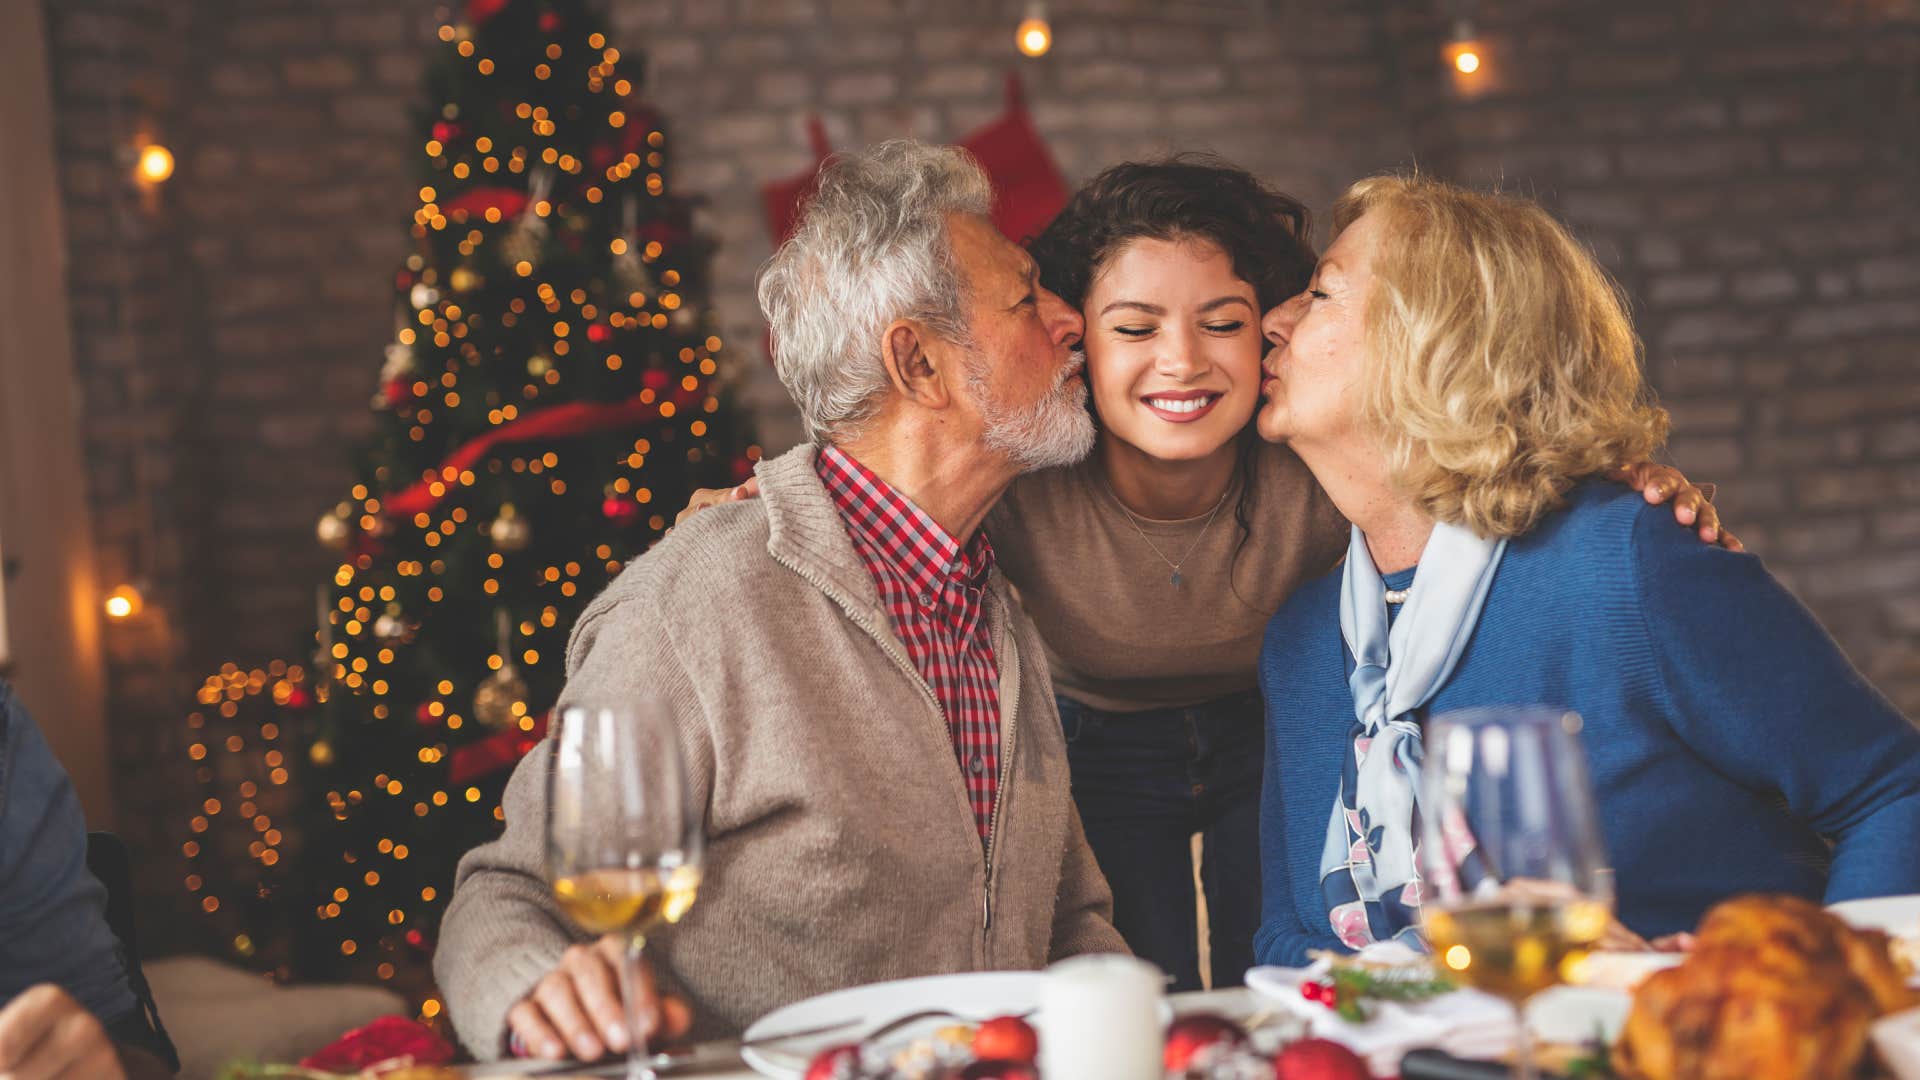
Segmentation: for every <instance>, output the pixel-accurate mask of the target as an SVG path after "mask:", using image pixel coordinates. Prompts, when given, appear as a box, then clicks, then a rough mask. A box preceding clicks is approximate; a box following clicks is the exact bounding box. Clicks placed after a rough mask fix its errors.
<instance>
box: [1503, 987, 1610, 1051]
mask: <svg viewBox="0 0 1920 1080" xmlns="http://www.w3.org/2000/svg"><path fill="white" fill-rule="evenodd" d="M1632 1008H1633V997H1632V995H1630V994H1628V993H1627V992H1626V991H1625V990H1611V989H1607V988H1604V987H1599V986H1550V987H1548V988H1547V989H1545V990H1542V991H1540V992H1539V993H1538V994H1535V995H1534V996H1533V998H1532V1000H1530V1001H1528V1002H1527V1027H1528V1028H1530V1029H1532V1031H1533V1036H1534V1038H1536V1039H1540V1040H1542V1041H1544V1042H1556V1043H1584V1042H1589V1041H1591V1040H1592V1039H1593V1038H1594V1036H1595V1035H1598V1036H1599V1037H1600V1040H1601V1041H1602V1042H1605V1043H1608V1044H1611V1043H1612V1042H1613V1040H1614V1039H1615V1038H1617V1037H1618V1036H1619V1034H1620V1029H1621V1028H1622V1027H1624V1026H1625V1025H1626V1022H1627V1013H1628V1012H1629V1011H1631V1010H1632Z"/></svg>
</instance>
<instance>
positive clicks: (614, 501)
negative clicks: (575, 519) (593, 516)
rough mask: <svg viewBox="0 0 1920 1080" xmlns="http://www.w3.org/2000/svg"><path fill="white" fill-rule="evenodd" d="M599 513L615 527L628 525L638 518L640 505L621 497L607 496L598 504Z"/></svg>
mask: <svg viewBox="0 0 1920 1080" xmlns="http://www.w3.org/2000/svg"><path fill="white" fill-rule="evenodd" d="M600 513H602V514H604V515H605V516H606V519H607V520H608V521H611V522H613V523H614V524H615V525H630V524H632V523H633V522H634V521H636V520H638V519H639V517H640V504H639V503H637V502H634V501H633V500H632V499H629V498H627V497H625V496H623V495H609V496H607V498H606V501H605V502H602V503H601V504H600Z"/></svg>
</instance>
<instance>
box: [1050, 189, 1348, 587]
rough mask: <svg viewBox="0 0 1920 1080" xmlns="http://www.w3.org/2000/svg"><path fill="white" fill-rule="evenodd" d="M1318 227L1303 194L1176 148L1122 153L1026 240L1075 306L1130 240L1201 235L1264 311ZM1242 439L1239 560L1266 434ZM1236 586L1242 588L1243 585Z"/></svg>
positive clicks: (1303, 264) (1291, 284) (1278, 298)
mask: <svg viewBox="0 0 1920 1080" xmlns="http://www.w3.org/2000/svg"><path fill="white" fill-rule="evenodd" d="M1311 232H1312V222H1311V219H1310V217H1309V215H1308V213H1307V208H1306V206H1305V204H1303V203H1301V202H1300V200H1298V199H1296V198H1294V197H1293V196H1291V195H1285V194H1282V193H1281V192H1278V191H1275V190H1274V189H1272V188H1270V187H1268V186H1267V185H1266V184H1264V183H1261V181H1260V178H1259V177H1257V176H1255V175H1253V174H1252V173H1250V172H1248V171H1246V170H1245V169H1242V168H1239V167H1238V166H1235V165H1231V164H1229V163H1228V162H1226V161H1225V160H1224V159H1222V158H1219V157H1215V156H1213V155H1211V154H1179V155H1175V156H1173V157H1169V158H1163V159H1161V160H1159V161H1144V162H1142V161H1129V162H1123V163H1122V164H1119V165H1115V166H1113V167H1112V168H1110V169H1108V170H1106V171H1105V172H1103V173H1101V174H1100V175H1098V176H1096V177H1094V178H1093V179H1092V180H1089V181H1087V184H1086V186H1085V187H1082V188H1081V189H1080V190H1079V191H1077V192H1075V193H1074V196H1073V198H1071V199H1069V200H1067V205H1066V207H1065V208H1064V209H1062V210H1061V211H1060V213H1059V215H1058V216H1057V217H1055V218H1054V219H1053V221H1052V223H1051V224H1049V225H1048V226H1047V227H1046V229H1045V230H1044V231H1042V232H1041V233H1040V235H1039V236H1036V237H1034V238H1033V239H1032V240H1031V241H1029V242H1028V243H1027V251H1028V252H1029V253H1031V254H1032V255H1033V261H1034V262H1035V263H1037V264H1039V267H1040V283H1041V284H1042V285H1045V286H1046V287H1047V288H1048V289H1050V290H1052V291H1053V292H1054V294H1055V295H1057V296H1059V297H1060V298H1061V299H1062V300H1065V301H1066V302H1067V303H1069V304H1071V305H1073V308H1074V310H1075V311H1078V310H1080V309H1081V308H1083V307H1084V306H1085V305H1086V300H1087V290H1088V289H1089V288H1090V287H1092V285H1093V279H1094V278H1096V277H1098V276H1099V275H1100V271H1101V270H1103V269H1105V267H1106V265H1107V261H1108V260H1109V259H1112V258H1113V257H1114V256H1115V255H1116V254H1118V253H1119V251H1120V249H1121V248H1122V247H1123V246H1125V245H1126V244H1127V243H1129V242H1131V241H1134V240H1139V239H1143V238H1144V239H1153V240H1203V241H1206V242H1208V243H1210V244H1213V245H1214V246H1215V247H1217V248H1219V249H1220V250H1221V251H1224V252H1226V253H1227V257H1228V258H1229V259H1231V260H1233V272H1234V276H1236V277H1238V278H1239V279H1240V280H1242V281H1244V282H1246V283H1247V284H1249V285H1252V286H1253V293H1254V296H1255V298H1256V299H1257V300H1258V302H1259V304H1260V314H1262V315H1264V314H1265V313H1266V312H1267V311H1269V310H1270V309H1272V308H1274V307H1276V306H1278V305H1279V304H1280V303H1281V302H1282V301H1285V300H1287V299H1288V298H1289V297H1292V296H1295V295H1297V294H1298V293H1299V292H1300V291H1301V290H1303V289H1305V288H1306V287H1307V283H1308V282H1310V281H1311V280H1313V267H1314V263H1315V262H1316V261H1317V257H1316V256H1315V255H1314V253H1313V247H1312V245H1311V244H1310V243H1309V242H1308V236H1309V235H1310V234H1311ZM1087 411H1088V412H1090V413H1092V414H1093V417H1094V422H1095V423H1096V424H1098V423H1099V421H1100V414H1099V412H1098V410H1097V409H1095V407H1094V403H1093V396H1092V395H1091V394H1089V395H1088V396H1087ZM1239 442H1240V447H1239V453H1238V458H1237V460H1236V462H1235V465H1234V470H1235V472H1236V474H1237V476H1238V479H1239V481H1240V498H1239V499H1238V500H1237V501H1236V502H1235V504H1234V508H1233V517H1234V523H1235V525H1236V526H1238V531H1239V534H1240V541H1239V543H1238V544H1236V545H1235V546H1234V549H1233V560H1234V563H1235V564H1236V565H1237V564H1238V563H1239V561H1240V553H1241V551H1242V550H1244V549H1245V548H1246V546H1247V540H1248V539H1249V538H1250V536H1251V535H1252V516H1253V514H1254V513H1255V509H1254V505H1253V503H1254V498H1255V496H1254V491H1253V483H1252V480H1253V454H1254V448H1255V447H1256V446H1258V445H1259V442H1260V436H1259V434H1258V432H1256V431H1255V430H1254V426H1253V424H1251V423H1249V424H1248V425H1247V426H1246V428H1245V429H1244V430H1243V431H1242V432H1241V433H1240V435H1239ZM1229 583H1230V584H1231V575H1229ZM1233 589H1234V595H1235V596H1239V588H1238V586H1233ZM1240 599H1241V602H1242V603H1246V602H1247V601H1246V599H1245V598H1244V597H1241V598H1240Z"/></svg>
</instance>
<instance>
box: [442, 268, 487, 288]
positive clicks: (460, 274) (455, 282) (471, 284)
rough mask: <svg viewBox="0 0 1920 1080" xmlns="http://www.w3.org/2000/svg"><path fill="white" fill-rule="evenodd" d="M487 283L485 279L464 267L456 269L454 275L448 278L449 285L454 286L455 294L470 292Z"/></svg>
mask: <svg viewBox="0 0 1920 1080" xmlns="http://www.w3.org/2000/svg"><path fill="white" fill-rule="evenodd" d="M486 283H487V281H486V279H485V278H483V277H481V276H480V275H479V274H476V273H474V272H473V271H472V270H469V269H467V268H466V267H464V266H456V267H454V268H453V273H452V274H450V275H448V277H447V284H449V285H452V286H453V291H454V292H470V291H472V290H474V289H477V288H479V287H480V286H482V285H485V284H486Z"/></svg>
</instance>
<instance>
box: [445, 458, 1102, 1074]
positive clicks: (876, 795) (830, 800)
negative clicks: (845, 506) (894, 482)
mask: <svg viewBox="0 0 1920 1080" xmlns="http://www.w3.org/2000/svg"><path fill="white" fill-rule="evenodd" d="M813 459H814V450H813V449H812V448H811V447H805V446H803V447H801V448H799V449H796V450H793V451H791V452H789V453H787V454H784V455H781V456H780V457H779V458H776V459H774V460H771V461H766V462H763V463H761V465H760V466H759V468H758V470H757V471H758V473H759V475H760V483H761V498H759V499H755V500H751V501H746V502H738V503H728V504H724V505H721V506H716V507H713V508H711V509H708V510H705V511H703V512H701V513H700V514H699V515H698V516H697V517H694V518H693V519H691V520H689V521H688V522H687V523H686V524H685V525H682V526H680V527H679V528H677V529H675V530H674V532H673V534H672V535H671V536H669V537H667V538H666V539H665V540H663V541H661V542H660V543H659V544H658V545H656V546H655V547H654V548H653V550H652V551H650V552H648V553H647V554H646V555H644V556H642V557H641V558H639V559H638V560H636V561H635V562H634V563H633V565H631V566H629V567H628V568H627V569H626V570H625V571H624V572H623V573H622V574H621V575H620V576H619V578H617V579H616V580H615V581H614V582H613V583H612V584H611V585H609V586H608V587H607V589H606V591H605V592H604V593H602V594H601V595H600V596H599V597H598V598H596V599H595V600H594V602H593V603H592V604H591V605H590V606H589V607H588V608H587V610H586V612H585V613H584V614H583V615H582V616H581V619H580V622H579V625H578V626H576V627H575V628H574V631H573V636H572V640H571V642H570V643H569V645H568V649H567V683H566V688H565V690H564V691H563V692H562V694H561V702H560V707H561V708H565V707H566V706H569V705H575V704H580V705H587V704H592V703H597V702H619V701H621V700H623V699H630V698H632V697H634V696H635V695H638V694H641V693H647V694H652V695H655V696H657V697H659V698H660V699H662V700H664V701H665V702H666V703H667V705H668V706H669V707H670V708H671V710H672V712H673V714H674V717H675V720H676V722H677V724H678V726H679V730H680V734H681V737H682V740H683V743H684V746H685V749H686V753H687V758H688V767H689V770H690V772H691V774H692V776H691V783H692V787H693V791H694V797H695V799H696V805H699V806H702V807H704V808H705V812H706V827H707V834H708V841H707V852H706V878H705V884H704V886H703V887H702V889H701V891H700V897H699V900H698V902H697V903H695V904H694V906H693V909H692V910H691V911H690V912H689V913H688V915H687V916H686V917H685V918H684V919H683V920H682V921H681V922H680V923H679V924H678V925H677V926H674V927H671V928H669V929H667V930H664V931H662V932H659V933H657V934H655V935H653V936H652V938H650V940H649V943H648V954H649V956H650V957H651V960H652V962H653V963H654V965H655V967H656V970H657V971H659V972H660V973H661V975H662V976H663V980H664V981H665V982H666V983H667V984H668V985H670V986H673V987H675V988H677V989H678V990H679V991H680V992H681V993H683V994H685V995H686V996H687V998H688V999H689V1000H690V1002H691V1003H692V1005H693V1008H694V1011H695V1015H696V1020H695V1032H696V1034H699V1035H702V1036H710V1035H718V1034H727V1033H733V1032H738V1031H739V1030H740V1029H742V1028H743V1027H744V1026H745V1025H747V1024H748V1023H750V1022H752V1021H753V1020H754V1019H756V1018H758V1017H759V1016H761V1015H763V1014H765V1013H766V1012H768V1011H770V1010H772V1009H774V1008H777V1007H779V1006H781V1005H784V1004H787V1003H789V1002H793V1001H797V1000H799V999H801V998H805V997H808V996H810V995H813V994H818V993H822V992H825V991H828V990H835V989H839V988H841V987H847V986H854V985H858V984H861V983H868V982H874V981H878V980H884V979H897V978H904V977H908V976H915V975H931V974H937V973H945V972H958V971H982V970H992V969H1021V968H1037V967H1041V966H1044V965H1045V964H1047V963H1049V962H1051V961H1053V960H1057V959H1059V958H1061V957H1065V956H1070V955H1074V954H1078V953H1084V952H1124V951H1126V946H1125V944H1124V943H1123V942H1122V941H1121V939H1120V936H1119V934H1118V933H1117V932H1116V931H1115V930H1114V929H1113V926H1112V923H1111V921H1110V917H1111V910H1112V899H1111V894H1110V893H1109V892H1108V889H1107V884H1106V881H1105V879H1104V878H1102V877H1101V875H1100V871H1099V868H1098V867H1097V866H1096V865H1095V863H1094V860H1093V854H1092V852H1091V851H1090V850H1089V849H1088V847H1087V842H1086V838H1085V836H1084V834H1083V833H1082V832H1081V829H1080V820H1079V817H1078V816H1077V815H1076V813H1075V812H1074V807H1073V802H1072V799H1071V797H1070V793H1069V788H1068V778H1067V756H1066V745H1065V741H1064V739H1063V738H1062V735H1061V731H1060V723H1059V718H1058V714H1057V712H1056V710H1055V707H1054V701H1053V694H1052V691H1051V688H1050V686H1049V684H1048V679H1047V669H1046V660H1045V658H1044V654H1043V652H1042V651H1041V647H1040V641H1039V638H1038V637H1037V636H1036V634H1035V632H1034V629H1033V625H1032V623H1031V622H1029V621H1028V619H1027V617H1026V616H1025V614H1024V613H1022V612H1021V611H1020V610H1019V608H1018V606H1017V605H1016V604H1015V603H1014V602H1013V601H1012V600H1011V598H1010V596H1009V593H1008V589H1007V586H1006V582H1005V581H1004V580H1003V579H1002V578H1001V577H1000V576H999V574H998V573H997V572H996V573H995V574H994V575H993V578H992V580H991V582H990V583H989V586H988V603H987V620H988V625H989V627H990V631H991V633H992V634H993V636H994V644H995V655H996V656H997V658H998V659H999V664H1000V707H1001V733H1000V738H1001V750H1000V759H1001V762H1002V765H1001V769H1002V773H1001V778H1000V788H999V802H998V809H997V810H996V812H995V818H994V827H993V836H992V841H991V843H990V844H989V845H987V847H986V849H985V850H984V851H983V850H982V844H981V842H980V837H979V833H978V831H977V828H976V827H975V825H974V821H973V814H972V812H971V810H970V809H969V806H968V802H967V795H966V788H965V785H964V784H963V783H962V781H961V777H960V772H959V767H958V765H957V764H956V763H955V761H954V756H953V746H952V743H951V741H950V740H949V738H948V734H947V726H946V721H945V718H944V716H943V714H942V713H941V710H940V707H939V704H938V701H937V699H936V698H935V697H934V694H933V691H932V690H931V689H930V688H929V687H928V686H927V684H926V682H925V680H923V679H922V678H921V677H920V675H919V673H918V671H916V670H915V668H914V666H913V663H912V661H911V660H910V659H909V658H908V656H907V651H906V648H905V646H904V645H902V644H901V643H900V641H899V639H898V638H896V637H895V636H894V635H893V632H892V630H891V627H890V624H889V623H888V620H887V616H886V613H885V612H884V611H883V610H882V609H881V607H880V600H879V595H878V592H877V590H876V589H875V587H874V584H873V580H872V578H871V577H870V576H869V575H868V573H867V571H866V568H865V567H864V566H863V565H862V563H861V562H860V558H859V556H858V555H857V554H856V553H855V552H854V549H853V545H852V543H851V541H849V539H848V538H847V534H846V529H845V526H844V525H843V523H842V521H841V518H840V515H839V512H838V510H836V509H835V507H834V505H833V503H832V501H831V499H830V498H829V497H828V495H827V493H826V490H825V488H823V487H822V486H821V484H820V481H819V479H818V477H817V476H816V474H815V472H814V468H813ZM549 750H550V747H549V746H548V745H546V744H544V743H543V744H542V745H541V746H540V747H537V748H536V749H535V750H534V751H533V752H532V753H530V754H528V755H527V757H526V758H525V760H523V761H522V762H521V763H520V765H519V767H518V768H517V769H516V770H515V772H514V775H513V778H512V779H511V781H510V782H509V783H508V785H507V790H506V795H505V797H504V799H503V806H504V809H505V814H506V831H505V833H504V834H503V835H502V836H501V837H500V839H498V840H495V841H493V842H492V843H489V844H486V845H484V846H482V847H479V848H476V849H474V851H472V852H471V853H469V854H468V855H467V857H466V858H465V859H464V860H462V861H461V864H460V869H459V873H458V875H457V878H456V884H455V887H454V893H453V899H452V901H451V903H450V904H449V905H448V909H447V914H446V918H445V921H444V923H443V924H442V928H441V936H440V944H439V949H438V952H437V954H436V956H435V958H434V969H435V973H436V975H437V977H438V981H439V983H440V986H441V988H442V989H443V990H444V991H445V994H446V998H447V1004H448V1007H449V1011H450V1013H451V1015H452V1018H453V1022H454V1026H455V1028H456V1029H457V1030H458V1032H459V1034H460V1037H461V1039H462V1040H463V1041H464V1042H465V1043H466V1044H467V1046H468V1047H469V1048H470V1049H471V1050H472V1051H473V1052H474V1053H475V1054H477V1055H479V1056H481V1057H483V1058H489V1059H490V1058H493V1057H496V1056H498V1055H499V1054H500V1053H501V1051H502V1049H503V1044H504V1038H505V1033H506V1014H507V1011H508V1010H509V1009H510V1008H511V1007H512V1006H513V1004H514V1003H515V1002H517V1001H519V1000H520V999H521V998H522V997H524V996H525V995H526V993H527V992H528V991H529V990H530V989H531V988H532V987H533V985H534V984H535V983H536V982H538V981H539V979H540V978H541V977H542V976H544V975H545V974H546V973H547V972H548V971H550V970H552V969H553V968H554V966H555V965H556V963H557V962H558V960H559V958H560V954H561V953H562V952H563V951H564V950H565V949H566V947H567V946H568V945H569V944H571V943H573V942H576V941H581V940H585V938H584V936H583V935H581V934H580V933H578V932H577V931H576V930H574V929H573V928H572V927H571V926H569V925H568V924H567V922H566V921H565V920H564V918H563V917H562V916H561V914H560V912H559V910H558V908H557V907H556V905H555V904H554V902H553V899H552V897H551V896H550V895H549V893H548V890H547V882H546V878H545V874H544V872H543V859H544V851H545V841H544V835H543V829H544V818H545V802H546V790H545V776H546V770H547V767H548V766H547V762H548V758H549Z"/></svg>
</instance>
